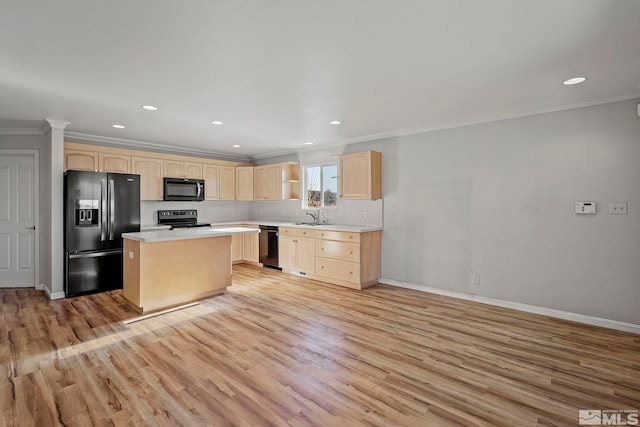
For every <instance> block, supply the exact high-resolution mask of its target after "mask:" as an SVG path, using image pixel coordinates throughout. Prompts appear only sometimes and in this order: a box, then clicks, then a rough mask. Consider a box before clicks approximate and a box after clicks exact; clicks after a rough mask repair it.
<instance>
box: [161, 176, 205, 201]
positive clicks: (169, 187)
mask: <svg viewBox="0 0 640 427" xmlns="http://www.w3.org/2000/svg"><path fill="white" fill-rule="evenodd" d="M164 200H173V201H186V202H193V201H195V202H201V201H203V200H204V180H202V179H189V178H164Z"/></svg>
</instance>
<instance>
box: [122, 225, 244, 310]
mask: <svg viewBox="0 0 640 427" xmlns="http://www.w3.org/2000/svg"><path fill="white" fill-rule="evenodd" d="M230 247H231V236H220V237H210V238H201V239H184V240H169V241H161V242H151V243H145V242H141V241H137V240H131V239H126V238H125V239H124V248H123V249H124V287H123V295H124V297H125V298H126V299H127V300H128V301H129V302H130V303H131V305H132V306H133V307H134V308H135V309H136V310H137V311H139V312H140V313H147V312H149V311H157V310H162V309H166V308H169V307H173V306H176V305H180V304H185V303H188V302H191V301H196V300H200V299H203V298H207V297H210V296H213V295H218V294H221V293H223V292H224V291H225V290H226V288H227V287H228V286H230V285H231V250H230ZM214 255H215V256H214Z"/></svg>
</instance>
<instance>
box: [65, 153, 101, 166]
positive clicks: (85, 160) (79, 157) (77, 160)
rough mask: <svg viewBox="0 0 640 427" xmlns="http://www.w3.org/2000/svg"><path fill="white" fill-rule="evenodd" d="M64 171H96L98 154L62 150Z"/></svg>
mask: <svg viewBox="0 0 640 427" xmlns="http://www.w3.org/2000/svg"><path fill="white" fill-rule="evenodd" d="M64 170H78V171H97V170H98V153H97V152H94V151H78V150H64Z"/></svg>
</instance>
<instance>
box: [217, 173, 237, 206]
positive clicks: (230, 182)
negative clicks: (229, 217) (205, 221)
mask: <svg viewBox="0 0 640 427" xmlns="http://www.w3.org/2000/svg"><path fill="white" fill-rule="evenodd" d="M218 185H219V187H218V196H219V200H235V199H236V168H234V167H233V166H220V179H219V181H218Z"/></svg>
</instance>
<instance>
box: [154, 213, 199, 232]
mask: <svg viewBox="0 0 640 427" xmlns="http://www.w3.org/2000/svg"><path fill="white" fill-rule="evenodd" d="M158 225H170V226H171V229H172V230H173V229H176V228H185V227H210V224H209V223H206V222H198V211H197V210H195V209H189V210H159V211H158Z"/></svg>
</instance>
